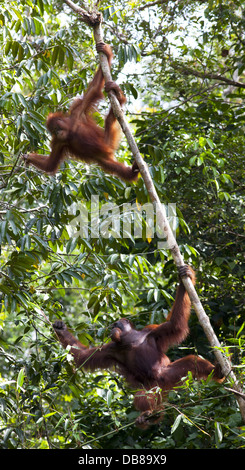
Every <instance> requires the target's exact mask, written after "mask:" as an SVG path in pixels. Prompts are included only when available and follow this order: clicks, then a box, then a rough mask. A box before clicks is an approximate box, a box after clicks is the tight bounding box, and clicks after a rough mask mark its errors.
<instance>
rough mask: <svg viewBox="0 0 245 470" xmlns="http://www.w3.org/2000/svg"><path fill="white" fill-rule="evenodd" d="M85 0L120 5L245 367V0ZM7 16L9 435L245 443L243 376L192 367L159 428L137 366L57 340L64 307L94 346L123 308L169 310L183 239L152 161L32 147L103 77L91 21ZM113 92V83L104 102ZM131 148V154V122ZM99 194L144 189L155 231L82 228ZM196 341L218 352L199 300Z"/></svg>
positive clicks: (146, 93)
mask: <svg viewBox="0 0 245 470" xmlns="http://www.w3.org/2000/svg"><path fill="white" fill-rule="evenodd" d="M77 3H79V4H80V5H81V6H84V7H88V8H91V9H92V8H94V6H95V3H98V5H97V6H98V8H99V11H101V12H102V14H103V18H104V21H103V31H104V37H105V42H108V43H109V44H111V45H112V47H113V51H114V61H113V65H112V75H113V78H114V79H115V80H116V81H117V82H118V83H119V84H120V86H121V87H122V89H123V91H124V93H125V94H126V96H127V104H126V106H125V113H126V118H127V120H128V122H129V123H130V126H131V128H132V131H133V133H134V135H135V139H136V141H137V144H138V146H139V149H140V152H141V154H142V156H143V157H144V159H145V161H146V162H147V164H148V165H149V170H150V173H151V175H152V178H153V181H154V184H155V186H156V189H157V192H158V194H159V197H160V200H161V202H162V203H163V204H165V205H166V206H167V205H168V204H176V211H177V223H176V227H175V228H176V237H177V242H178V244H179V246H180V249H181V252H182V254H183V256H184V259H185V262H186V263H188V264H191V265H192V266H193V267H194V269H195V270H196V273H197V291H198V294H199V296H200V298H201V301H202V303H203V305H204V308H205V310H206V312H207V314H208V315H209V318H210V321H211V323H212V326H213V328H214V330H215V333H216V334H217V336H218V338H219V341H220V343H221V345H222V347H223V348H224V349H225V350H226V351H227V350H229V353H230V355H231V358H232V364H233V370H234V372H235V374H236V376H237V378H238V379H239V380H240V381H241V383H243V379H244V367H245V358H244V342H245V330H244V318H245V317H244V305H245V302H244V284H245V272H244V266H245V260H244V253H245V232H244V228H245V217H244V203H245V175H244V143H245V139H244V128H245V113H244V99H245V79H244V78H245V77H244V69H245V35H244V29H245V8H244V2H243V1H242V0H234V1H230V0H222V1H220V0H209V1H193V0H188V1H181V0H178V1H173V2H171V1H164V0H158V1H151V2H149V1H143V0H132V1H124V0H114V1H113V2H112V3H110V2H106V1H103V0H102V1H100V2H93V1H90V2H86V3H85V2H77ZM0 24H1V30H0V42H1V49H0V54H1V83H0V90H1V93H0V112H1V129H0V162H1V168H0V188H1V200H0V243H1V268H0V278H1V279H0V298H1V310H0V384H1V387H0V448H2V449H15V448H21V449H32V448H37V449H48V448H55V449H61V448H62V449H64V448H87V449H89V448H92V449H119V448H120V449H147V448H148V449H161V448H162V449H172V448H175V449H178V448H182V449H207V448H209V449H211V448H219V449H222V448H225V449H232V448H236V449H237V448H242V447H244V444H245V441H244V439H245V427H244V423H242V421H241V415H240V412H239V408H238V406H237V402H236V399H235V396H234V394H232V393H231V392H230V391H228V390H227V389H226V388H225V386H226V385H227V386H230V384H229V382H227V383H224V384H223V385H221V386H217V385H216V384H214V383H213V382H212V381H210V380H209V381H207V382H198V383H197V382H195V381H193V380H192V378H191V377H188V378H187V381H186V382H185V384H183V387H182V388H181V389H178V390H175V391H173V392H171V393H170V394H169V397H168V402H167V403H166V406H165V417H164V420H163V421H162V422H161V423H160V424H159V425H158V426H152V427H151V428H149V429H148V430H145V431H142V430H140V429H138V428H137V427H135V424H134V421H135V419H136V417H137V415H138V413H137V412H136V411H135V410H134V408H133V405H132V401H133V395H132V391H131V390H130V389H129V388H128V386H127V384H126V383H125V381H124V380H123V379H122V378H121V377H119V376H118V375H117V374H116V373H115V372H113V371H109V372H108V371H97V372H96V373H93V374H89V373H86V374H84V373H83V372H82V371H77V372H75V369H74V365H73V362H72V359H71V356H70V354H69V351H64V350H62V348H61V347H60V345H59V344H58V342H57V338H56V337H55V335H54V333H53V331H52V327H51V324H52V322H53V321H55V320H57V319H60V318H62V319H63V320H64V321H65V322H66V323H67V324H68V325H69V327H70V329H71V330H72V331H73V332H75V334H76V335H77V336H78V337H79V339H80V340H81V341H82V342H84V343H85V344H87V345H88V344H101V343H103V342H105V341H107V340H108V338H109V334H110V329H109V327H110V325H111V323H112V322H113V321H115V320H116V319H118V318H120V317H121V316H126V317H127V318H129V319H130V320H132V321H133V323H134V324H135V326H136V327H137V328H142V327H144V326H145V325H147V324H149V323H160V322H162V321H164V320H165V318H166V315H167V312H168V311H169V309H170V308H171V305H172V303H173V299H174V296H175V292H176V287H177V284H178V276H177V271H176V267H175V265H174V263H173V260H172V257H171V255H170V252H169V251H168V250H167V249H165V248H162V247H161V246H160V247H159V244H158V242H159V239H158V237H157V235H156V234H155V232H154V234H153V235H152V237H150V236H149V234H147V231H146V226H145V225H144V223H145V214H144V213H142V214H141V212H140V207H141V206H142V205H144V204H145V203H147V202H148V195H147V192H146V190H145V187H144V183H143V180H142V178H140V179H139V181H138V183H137V184H132V185H130V184H125V183H124V182H122V181H120V180H118V179H117V178H115V177H113V176H111V175H108V174H105V173H103V172H102V171H101V170H100V169H99V168H98V167H96V166H87V165H84V164H83V163H80V162H76V161H71V160H70V161H66V162H64V163H63V164H62V166H61V168H60V170H59V171H58V173H57V174H56V175H55V176H49V175H45V174H43V173H42V172H40V171H38V170H37V169H35V168H34V167H28V168H27V167H26V166H25V164H24V162H23V160H22V159H21V155H22V154H24V153H26V152H29V151H35V150H37V151H38V152H40V153H48V152H49V136H48V133H47V131H46V128H45V120H46V117H47V115H48V113H49V112H53V111H56V110H58V109H59V110H60V109H61V110H66V109H67V108H68V107H69V104H70V103H71V102H72V100H73V99H74V97H76V96H77V95H81V94H82V93H83V92H84V91H85V90H86V87H87V85H88V83H89V81H90V80H91V78H92V76H93V74H94V72H95V70H96V67H97V66H98V57H97V54H96V50H95V43H94V40H93V32H92V29H91V28H90V27H89V26H86V25H85V24H84V23H82V22H81V21H80V20H79V17H78V16H76V15H75V14H74V12H72V11H71V10H70V9H69V8H68V7H67V5H66V4H65V3H64V2H62V1H55V2H54V1H51V0H25V1H21V0H16V1H6V0H2V1H1V2H0ZM108 106H109V102H108V99H107V97H106V99H105V101H104V102H103V103H101V105H100V111H101V112H102V114H103V115H104V113H106V111H107V110H108ZM97 119H98V121H99V123H100V124H101V125H103V119H102V118H99V117H98V116H97ZM117 156H118V158H120V159H122V160H123V161H126V162H128V164H130V162H131V160H132V156H131V153H130V151H129V149H128V146H127V142H126V140H125V138H124V137H123V136H122V141H121V144H120V148H119V150H118V152H117ZM93 195H97V196H98V197H99V204H100V207H101V208H102V207H103V205H105V204H106V203H110V204H114V205H116V206H117V207H124V205H125V204H129V205H132V204H135V205H136V207H138V208H139V214H140V216H142V224H143V225H144V230H143V233H142V236H141V237H140V238H135V237H134V234H133V231H132V232H131V233H129V234H128V237H127V238H125V237H124V238H123V237H121V238H120V237H115V236H113V232H111V233H109V236H108V237H102V236H101V237H94V236H93V233H92V232H91V231H88V234H87V236H86V237H85V236H84V237H81V236H78V235H77V233H76V232H74V220H77V219H76V217H77V216H78V212H77V206H76V205H75V204H76V203H77V202H79V203H81V204H82V206H83V208H85V209H86V210H87V211H88V213H90V210H91V196H93ZM103 222H104V223H105V224H106V223H108V219H107V220H106V219H104V220H103V217H102V216H101V220H100V224H102V225H103ZM153 222H154V221H153ZM132 226H133V220H132ZM71 228H72V229H73V230H71ZM120 230H122V227H121V228H120ZM189 353H192V354H193V353H198V354H200V355H202V356H203V357H205V358H207V359H209V360H211V361H214V356H213V352H212V351H211V349H210V346H209V344H208V341H207V339H206V337H205V335H204V333H203V330H202V328H201V327H200V325H199V323H198V320H197V318H196V315H195V313H194V312H192V315H191V319H190V335H189V337H188V339H187V340H186V341H185V342H184V343H183V344H182V345H181V347H178V348H173V349H172V350H171V351H170V352H169V355H170V358H171V359H172V360H174V359H176V358H179V357H182V356H184V355H186V354H189Z"/></svg>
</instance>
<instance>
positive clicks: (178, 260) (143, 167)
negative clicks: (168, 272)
mask: <svg viewBox="0 0 245 470" xmlns="http://www.w3.org/2000/svg"><path fill="white" fill-rule="evenodd" d="M64 1H65V3H66V4H67V5H69V6H70V7H71V8H72V10H74V11H75V12H76V13H78V14H79V15H81V17H82V18H81V19H82V21H84V22H86V23H87V24H90V25H91V26H93V28H94V38H95V41H96V43H98V42H102V41H103V31H102V27H101V21H100V22H96V23H94V22H93V21H94V18H95V16H96V15H97V14H96V13H94V14H93V13H87V12H86V15H85V13H84V10H82V9H81V8H80V7H77V6H76V5H75V4H73V2H71V1H70V0H64ZM90 15H91V18H92V19H91V18H90ZM83 18H84V19H83ZM97 18H98V17H97ZM99 57H100V64H101V68H102V72H103V75H104V77H105V81H106V82H107V81H108V80H111V73H110V68H109V64H108V61H107V58H106V56H105V54H104V53H103V52H100V53H99ZM108 95H109V98H110V101H111V106H112V109H113V112H114V114H115V116H116V118H117V119H118V121H119V123H120V125H121V128H122V130H123V132H124V134H125V136H126V138H127V141H128V145H129V147H130V149H131V151H132V154H133V156H134V158H135V161H136V163H137V165H138V167H139V170H140V173H141V176H142V178H143V180H144V183H145V186H146V188H147V191H148V194H149V198H150V200H151V201H152V203H153V204H154V205H155V207H156V210H157V211H158V216H159V218H158V220H159V226H160V229H161V230H162V232H163V233H164V235H165V237H166V240H167V244H168V248H169V250H170V252H171V254H172V257H173V259H174V262H175V264H176V266H177V267H179V266H183V265H184V260H183V257H182V254H181V252H180V250H179V246H178V244H177V242H176V240H175V237H174V235H173V232H172V230H171V227H170V225H169V222H168V220H167V216H166V212H165V209H164V206H163V205H162V204H161V202H160V199H159V197H158V194H157V192H156V189H155V186H154V184H153V181H152V178H151V175H150V173H149V170H148V166H147V164H146V163H145V162H144V160H143V158H142V157H141V155H140V152H139V149H138V147H137V144H136V142H135V139H134V137H133V135H132V132H131V130H130V127H129V125H128V123H127V121H126V119H125V116H124V114H123V112H122V109H121V106H120V104H119V102H118V100H117V98H116V96H115V94H114V93H113V92H112V91H111V92H109V93H108ZM183 284H184V286H185V288H186V290H187V292H188V294H189V296H190V300H191V302H192V305H193V307H194V309H195V312H196V314H197V317H198V320H199V322H200V324H201V326H202V328H203V330H204V332H205V334H206V336H207V339H208V341H209V343H210V345H211V347H212V348H213V351H214V354H215V356H216V359H217V361H218V362H219V364H220V365H221V368H222V372H223V374H224V376H225V377H228V376H229V377H230V378H231V379H232V381H233V382H234V383H233V389H234V390H236V391H237V392H239V393H242V391H241V389H240V386H239V384H238V382H237V380H236V376H235V375H234V373H233V372H232V370H231V366H230V362H229V360H228V359H227V357H226V355H225V354H224V353H223V352H222V351H221V345H220V343H219V341H218V338H217V336H216V335H215V333H214V330H213V328H212V326H211V323H210V320H209V318H208V316H207V314H206V313H205V311H204V308H203V306H202V304H201V302H200V299H199V297H198V295H197V292H196V290H195V288H194V286H193V284H192V282H191V280H190V278H189V277H186V278H183ZM237 401H238V403H239V406H240V411H241V415H242V418H243V421H244V422H245V401H244V400H243V398H242V397H240V396H237Z"/></svg>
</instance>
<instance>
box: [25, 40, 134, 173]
mask: <svg viewBox="0 0 245 470" xmlns="http://www.w3.org/2000/svg"><path fill="white" fill-rule="evenodd" d="M97 50H98V51H99V52H103V53H104V54H106V56H107V58H108V62H109V65H111V61H112V57H113V54H112V51H111V48H110V46H109V45H108V44H104V43H99V44H98V45H97ZM104 83H105V81H104V77H103V74H102V70H101V67H99V68H98V70H97V72H96V74H95V76H94V78H93V80H92V82H91V83H90V85H89V87H88V90H87V92H86V93H85V95H84V97H83V98H77V99H76V100H75V101H74V103H73V104H72V105H71V107H70V109H69V112H68V113H67V114H63V113H61V112H58V113H53V114H49V116H48V118H47V122H46V126H47V129H48V130H49V132H50V133H51V135H52V140H51V153H50V155H49V156H48V155H39V154H37V153H30V154H28V155H24V159H25V161H26V163H27V164H29V163H30V164H32V165H34V166H36V167H37V168H39V169H40V170H43V171H45V172H47V173H51V174H52V173H55V172H56V171H57V170H58V168H59V165H60V163H61V162H62V160H64V159H66V158H67V157H69V156H70V157H73V158H76V159H78V160H82V161H84V162H86V163H97V164H98V165H100V166H101V168H102V169H103V170H105V171H106V172H109V173H112V174H115V175H117V176H119V177H120V178H122V179H124V180H125V181H136V180H137V178H138V173H139V170H138V167H137V165H136V163H134V164H133V166H132V167H127V166H126V165H124V164H123V163H120V162H118V161H117V160H116V159H115V157H114V153H115V150H116V149H117V146H118V143H119V139H120V131H119V127H118V123H117V121H116V118H115V116H114V114H113V111H112V109H111V108H110V110H109V113H108V116H107V117H106V120H105V129H102V128H101V127H99V126H98V125H97V124H96V122H95V121H94V119H93V117H92V112H93V110H94V109H95V105H96V103H97V101H99V100H101V99H102V98H103V93H102V88H103V86H104ZM105 90H106V91H107V92H108V91H111V90H113V91H114V92H115V94H116V96H117V99H118V101H119V103H120V104H121V105H122V104H123V103H125V102H126V98H125V96H124V95H123V93H122V91H121V89H120V88H119V86H118V85H117V84H116V83H114V82H107V83H106V85H105Z"/></svg>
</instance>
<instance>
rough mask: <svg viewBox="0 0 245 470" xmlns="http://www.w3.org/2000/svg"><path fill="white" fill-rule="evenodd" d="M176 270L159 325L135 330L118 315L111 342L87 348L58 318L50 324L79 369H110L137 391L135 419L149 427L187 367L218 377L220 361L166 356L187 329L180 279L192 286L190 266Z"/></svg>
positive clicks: (186, 308)
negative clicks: (171, 297) (186, 278)
mask: <svg viewBox="0 0 245 470" xmlns="http://www.w3.org/2000/svg"><path fill="white" fill-rule="evenodd" d="M179 274H180V284H179V286H178V289H177V293H176V299H175V302H174V305H173V307H172V309H171V311H170V313H169V316H168V319H167V321H166V322H164V323H162V324H161V325H148V326H146V327H144V328H143V329H142V330H136V329H135V328H134V327H133V325H132V324H131V322H130V321H129V320H127V319H126V318H122V319H121V320H118V321H117V322H116V323H114V324H113V325H112V330H111V342H109V343H107V344H105V345H103V346H101V347H92V348H87V347H86V346H84V345H83V344H81V343H80V342H79V341H78V340H77V339H76V338H75V337H74V336H73V335H72V334H71V333H70V332H69V331H68V329H67V327H66V325H65V324H64V323H63V321H56V322H55V323H54V324H53V327H54V330H55V332H56V334H57V336H58V338H59V341H60V342H61V344H62V345H63V347H64V348H66V346H68V345H70V346H71V353H72V354H73V356H74V359H75V363H76V365H77V366H78V367H83V369H85V370H91V371H93V370H95V369H107V368H112V367H115V368H116V370H117V371H118V372H119V373H120V374H121V375H123V376H124V377H125V378H126V380H127V381H128V383H129V384H130V385H131V386H132V387H133V388H135V389H136V390H137V392H136V394H135V398H134V405H135V407H136V409H137V410H139V411H141V415H140V416H139V418H138V420H137V424H138V425H139V426H141V427H147V426H148V425H149V416H150V415H151V413H152V412H154V411H159V413H160V417H159V416H158V417H157V418H156V417H155V418H156V419H154V418H153V420H152V423H151V424H153V423H155V422H158V421H159V420H161V419H162V415H163V411H162V408H163V406H162V400H163V398H164V397H165V396H166V395H167V393H168V392H169V391H170V390H171V389H173V387H175V386H177V385H178V384H180V383H181V379H182V378H183V377H185V376H186V375H187V373H188V372H189V371H190V372H192V374H193V377H194V378H196V379H202V378H203V379H206V378H207V377H208V376H209V375H210V374H211V373H212V374H213V375H212V378H213V379H214V380H216V381H218V382H221V381H222V374H221V371H220V368H219V365H217V366H214V365H213V364H211V363H210V362H209V361H207V360H205V359H202V358H200V357H198V356H194V355H189V356H186V357H183V358H182V359H178V360H176V361H174V362H171V361H170V359H169V358H168V356H166V354H165V353H166V352H167V350H168V349H169V347H171V346H173V345H176V344H180V343H181V342H182V341H183V340H184V339H185V338H186V337H187V335H188V332H189V328H188V320H189V316H190V310H191V302H190V298H189V295H188V293H187V292H186V290H185V287H184V285H183V283H182V280H181V278H182V277H184V276H189V277H190V278H191V280H192V282H193V284H194V283H195V275H194V272H193V270H192V269H191V268H190V267H189V266H182V267H180V268H179Z"/></svg>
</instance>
